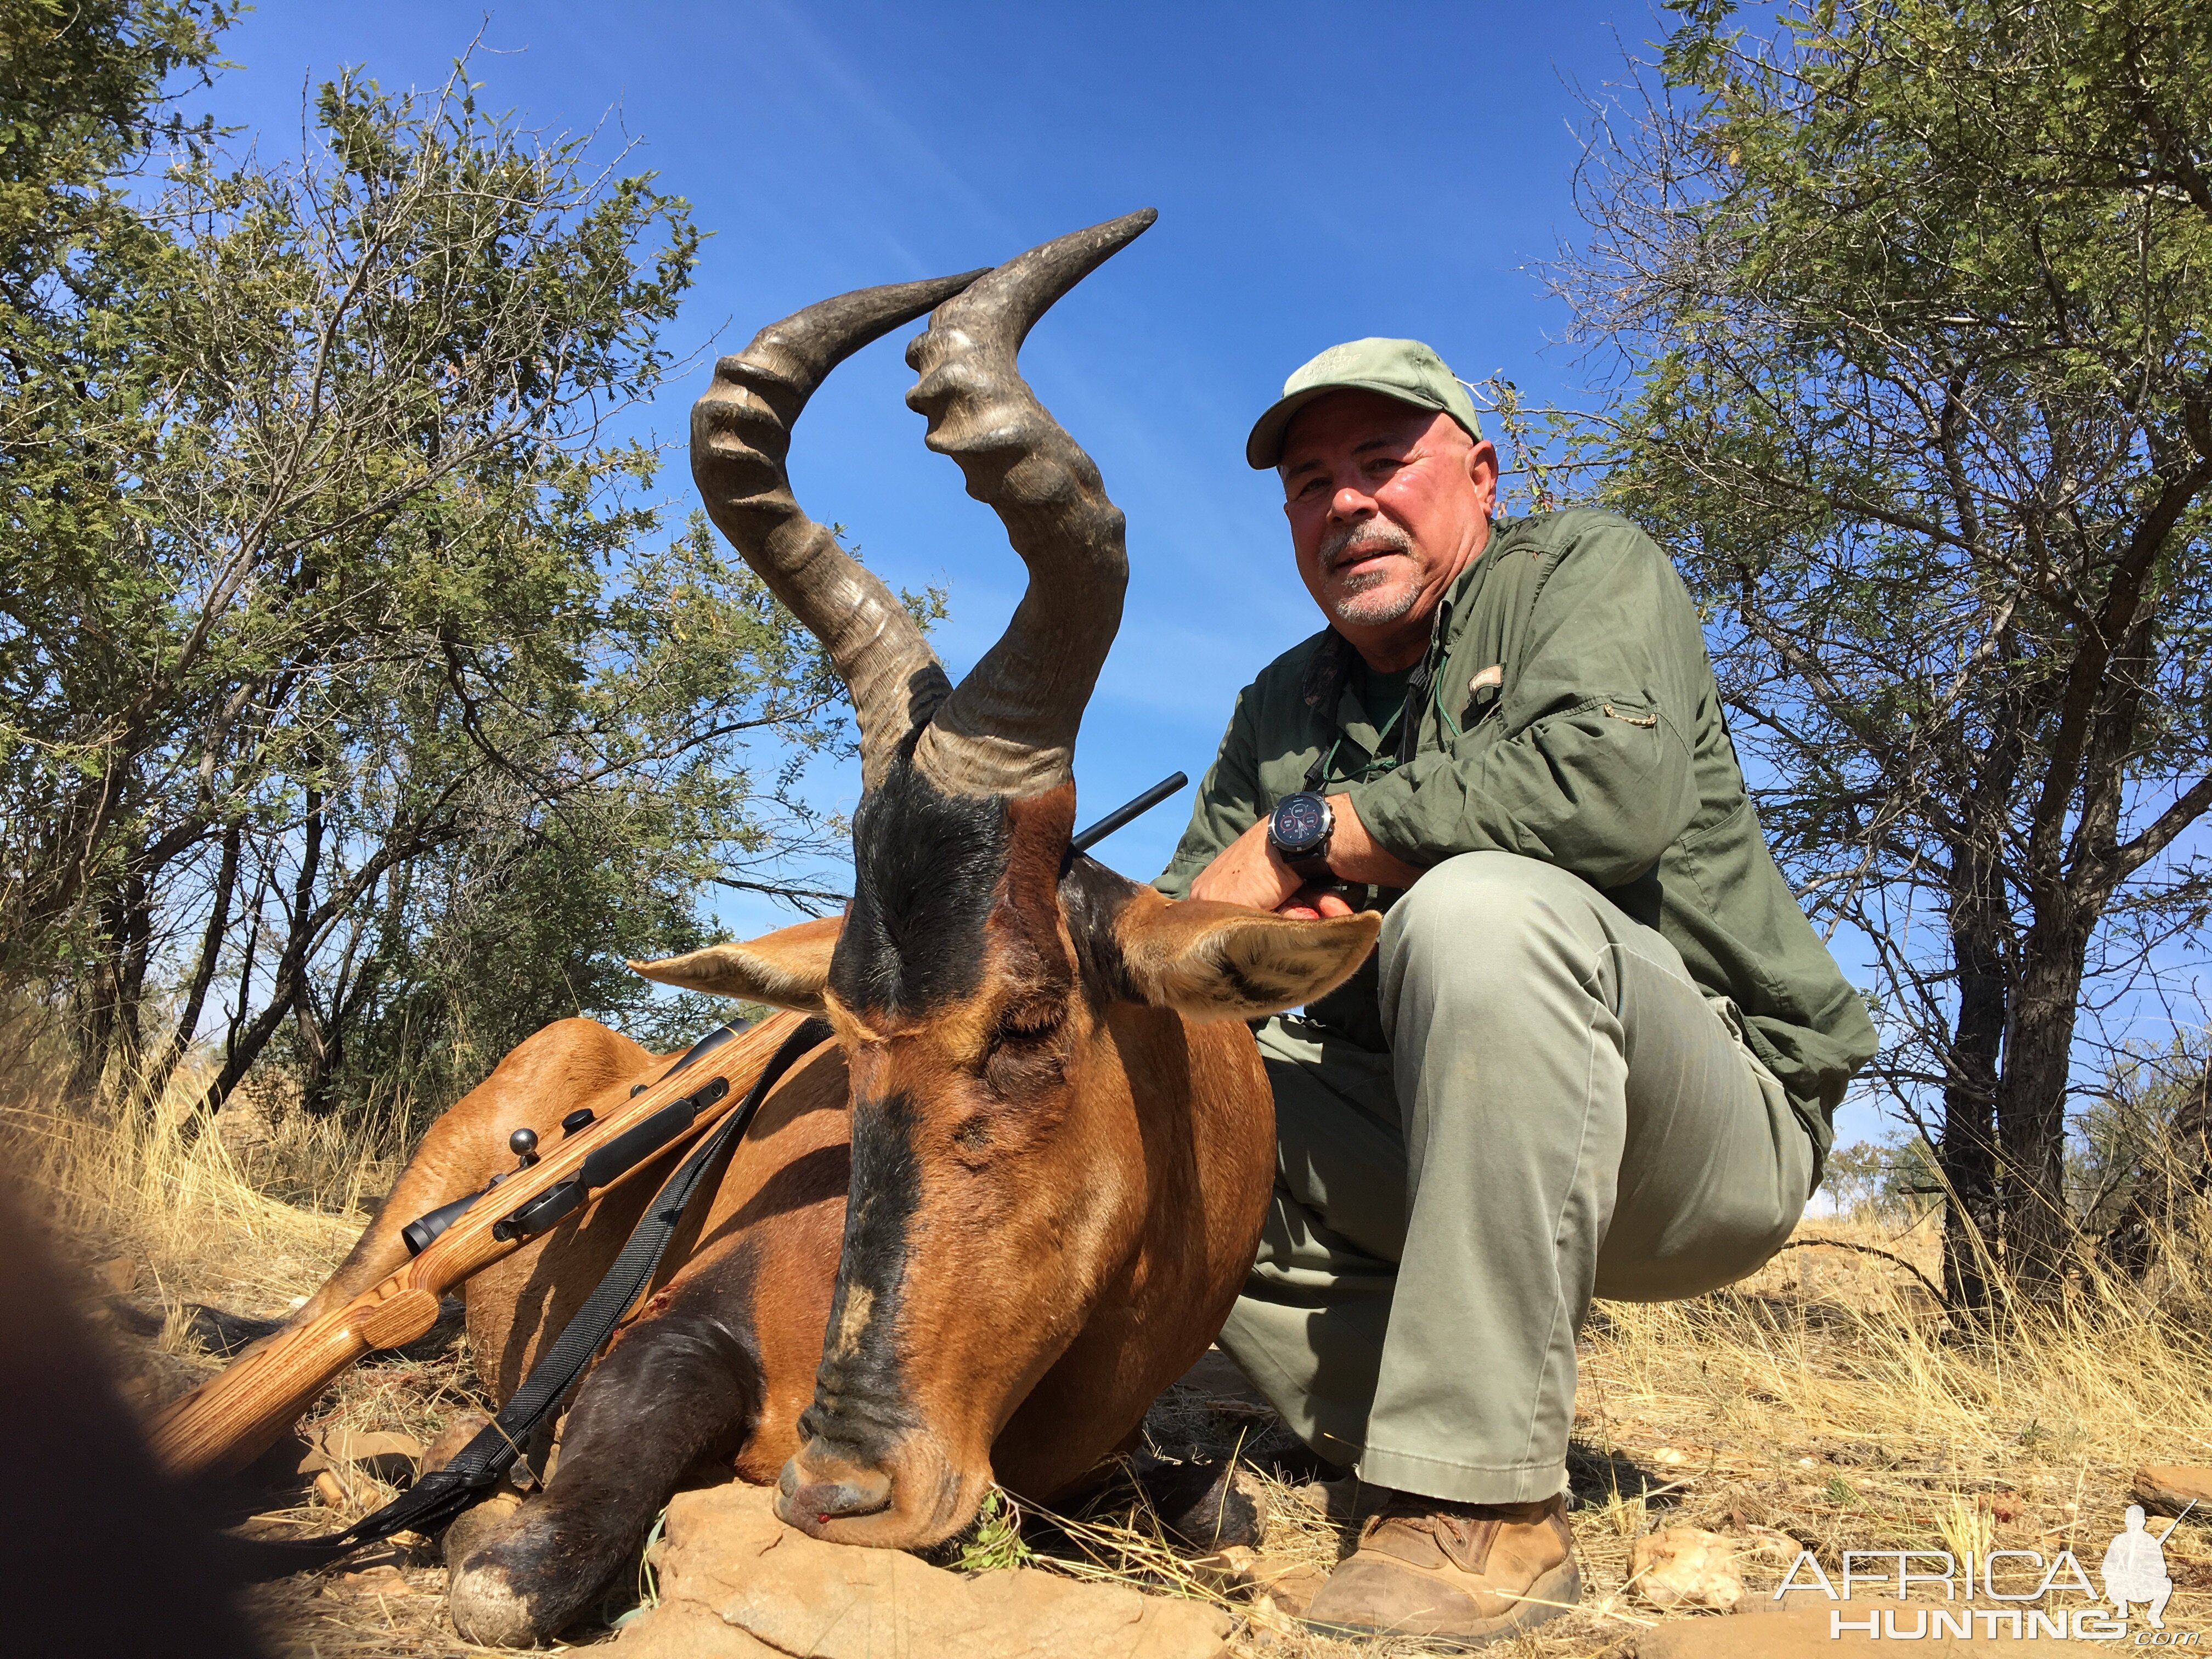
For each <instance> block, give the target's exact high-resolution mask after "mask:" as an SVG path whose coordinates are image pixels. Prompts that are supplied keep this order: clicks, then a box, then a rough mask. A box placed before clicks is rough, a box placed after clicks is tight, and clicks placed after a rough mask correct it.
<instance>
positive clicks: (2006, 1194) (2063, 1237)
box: [1997, 906, 2090, 1294]
mask: <svg viewBox="0 0 2212 1659" xmlns="http://www.w3.org/2000/svg"><path fill="white" fill-rule="evenodd" d="M2068 908H2069V909H2071V908H2073V907H2070V906H2069V907H2068ZM2089 933H2090V927H2089V926H2087V925H2084V923H2083V921H2082V919H2081V918H2080V917H2079V916H2078V915H2063V916H2039V917H2038V918H2037V920H2036V923H2035V925H2034V926H2033V927H2031V928H2030V929H2029V930H2028V933H2027V937H2026V938H2025V939H2023V940H2022V942H2021V970H2020V977H2019V982H2018V985H2017V987H2016V988H2015V992H2014V996H2013V1006H2012V1020H2011V1025H2010V1030H2008V1034H2007V1039H2006V1042H2005V1066H2004V1075H2003V1078H2002V1080H2001V1081H2000V1082H1999V1083H1998V1085H1997V1145H1998V1150H1999V1153H2000V1162H2001V1166H2002V1167H2001V1170H2000V1181H2001V1185H2002V1194H2003V1203H2004V1240H2005V1254H2006V1267H2007V1268H2008V1271H2009V1272H2010V1273H2011V1276H2012V1278H2013V1279H2014V1280H2015V1282H2016V1283H2017V1284H2019V1285H2021V1288H2022V1289H2024V1290H2026V1291H2028V1292H2030V1293H2031V1294H2043V1293H2047V1292H2048V1291H2051V1290H2052V1289H2053V1288H2055V1286H2056V1285H2057V1283H2058V1282H2059V1280H2060V1279H2061V1278H2062V1277H2063V1274H2064V1273H2065V1267H2066V1259H2067V1255H2068V1253H2069V1246H2070V1244H2071V1243H2072V1239H2073V1232H2074V1228H2073V1218H2072V1217H2071V1216H2070V1215H2069V1213H2068V1211H2067V1207H2066V1086H2067V1082H2068V1079H2069V1077H2070V1075H2071V1073H2072V1065H2073V1049H2074V1024H2075V1015H2076V1012H2077V1010H2078V1008H2079V1006H2080V1001H2081V979H2082V975H2083V972H2084V969H2085V964H2086V963H2087V954H2088V946H2089Z"/></svg>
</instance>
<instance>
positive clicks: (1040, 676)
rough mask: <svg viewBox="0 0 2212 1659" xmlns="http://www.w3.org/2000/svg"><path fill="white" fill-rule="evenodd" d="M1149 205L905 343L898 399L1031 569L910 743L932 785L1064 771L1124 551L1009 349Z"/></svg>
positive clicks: (1102, 646) (1105, 640) (1026, 781)
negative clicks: (975, 656)
mask: <svg viewBox="0 0 2212 1659" xmlns="http://www.w3.org/2000/svg"><path fill="white" fill-rule="evenodd" d="M1158 217H1159V215H1158V213H1156V212H1154V211H1153V210H1152V209H1150V208H1146V209H1144V210H1142V211H1140V212H1137V213H1132V214H1128V215H1127V216H1124V217H1122V218H1119V219H1111V220H1109V221H1108V222H1106V223H1104V224H1103V225H1093V226H1092V227H1091V228H1090V229H1088V230H1079V231H1077V232H1075V233H1074V234H1073V235H1068V236H1063V237H1061V238H1060V240H1057V241H1053V242H1047V243H1046V244H1045V245H1044V246H1042V247H1035V248H1031V249H1030V251H1029V252H1027V253H1024V254H1023V255H1022V256H1021V257H1020V258H1016V259H1013V260H1010V261H1009V262H1008V263H1006V264H1003V265H1000V267H999V268H998V269H997V270H994V271H993V272H991V273H990V275H988V276H985V277H983V278H981V280H980V281H978V282H976V283H975V284H974V285H973V286H972V287H970V288H969V289H966V290H965V291H963V293H962V294H960V295H958V296H957V297H956V298H954V299H951V300H947V301H945V303H944V304H943V305H941V306H939V307H938V308H937V313H936V314H935V315H934V316H933V317H932V318H931V319H930V322H929V328H928V331H927V332H925V333H924V334H922V335H921V337H919V338H918V339H916V340H915V342H914V343H913V344H911V345H909V346H908V348H907V353H906V360H907V362H908V363H910V364H912V365H913V366H914V367H915V368H916V369H918V370H920V371H921V379H920V380H918V381H916V382H915V388H914V390H913V391H912V392H908V394H907V403H908V406H909V407H911V408H913V409H914V410H916V411H918V412H919V413H921V414H923V415H927V416H928V417H929V447H931V448H932V449H934V450H936V451H938V452H939V453H942V454H946V455H950V456H951V457H952V459H954V460H956V461H957V462H959V463H960V470H961V471H962V472H963V474H964V475H965V476H966V477H967V480H968V493H969V495H973V496H974V497H975V499H976V500H977V501H983V502H986V503H987V504H988V505H989V506H990V507H992V508H993V509H994V511H996V512H997V513H998V515H999V518H1000V520H1001V521H1002V522H1003V523H1004V524H1005V525H1006V537H1007V539H1008V540H1009V541H1011V542H1012V544H1013V547H1014V551H1016V552H1017V553H1018V554H1020V555H1021V556H1022V562H1024V564H1026V565H1028V567H1029V573H1030V580H1029V590H1028V592H1025V593H1024V594H1023V596H1022V602H1021V604H1020V605H1018V606H1017V607H1016V608H1015V611H1014V615H1013V620H1012V621H1011V622H1010V623H1007V624H1006V633H1005V635H1003V636H1002V637H1001V638H1000V641H999V642H998V643H997V644H996V645H994V646H993V647H991V649H990V650H989V651H988V652H987V653H985V654H984V656H983V659H982V660H981V661H980V662H978V663H977V664H976V665H975V667H974V668H973V669H972V670H970V671H969V674H968V676H967V678H964V679H963V680H962V681H961V682H960V684H959V687H958V689H957V690H955V691H954V692H953V693H952V695H951V697H950V698H949V699H947V700H946V702H945V704H944V706H943V707H942V708H939V709H938V711H937V714H936V716H935V718H933V720H931V721H930V723H929V725H928V726H927V728H926V729H925V730H924V731H923V732H922V734H921V739H920V741H919V742H918V743H917V744H915V766H916V767H917V768H919V769H921V771H922V773H923V774H924V775H926V776H927V777H928V778H929V779H930V781H932V782H933V783H935V784H937V785H938V787H940V788H943V789H946V790H949V791H951V792H953V793H959V794H1006V795H1032V794H1036V793H1041V792H1042V791H1044V790H1047V789H1050V788H1053V787H1055V786H1056V785H1058V784H1060V783H1061V782H1064V781H1066V779H1067V777H1068V776H1069V774H1070V767H1071V762H1072V760H1073V756H1074V753H1075V732H1076V728H1077V727H1078V726H1079V725H1081V723H1082V720H1083V708H1084V705H1085V703H1087V702H1090V700H1091V687H1092V686H1093V685H1094V684H1097V679H1098V670H1099V668H1100V667H1101V666H1102V665H1103V664H1104V662H1105V660H1106V652H1107V649H1108V647H1110V646H1111V645H1112V644H1113V643H1114V633H1115V629H1117V628H1119V627H1120V626H1121V594H1122V590H1123V589H1124V588H1125V587H1127V585H1128V580H1129V561H1128V556H1127V553H1126V552H1125V551H1124V550H1123V547H1122V541H1121V509H1120V508H1119V507H1115V505H1114V503H1113V502H1112V501H1109V500H1108V499H1107V496H1106V486H1105V483H1104V482H1103V480H1102V479H1101V478H1100V477H1099V476H1098V469H1097V466H1096V465H1093V464H1092V462H1091V458H1090V457H1089V456H1088V455H1086V454H1085V453H1083V451H1082V449H1081V447H1079V446H1078V445H1077V443H1076V441H1075V440H1074V439H1073V438H1071V437H1069V436H1068V435H1067V434H1066V432H1065V431H1063V430H1062V429H1061V428H1060V423H1059V422H1056V421H1054V419H1053V418H1052V416H1050V415H1049V414H1048V413H1047V412H1046V410H1045V408H1044V405H1043V404H1040V403H1039V402H1038V401H1037V400H1036V393H1035V392H1031V391H1030V387H1029V385H1028V383H1027V382H1026V381H1024V380H1023V379H1022V377H1021V374H1020V373H1019V371H1018V370H1017V368H1015V366H1014V358H1015V354H1016V353H1017V352H1018V351H1019V350H1020V349H1021V343H1022V341H1023V340H1024V338H1025V337H1027V336H1028V334H1029V331H1030V325H1032V324H1034V323H1035V322H1036V319H1038V318H1039V317H1041V316H1042V315H1043V314H1044V313H1045V312H1046V311H1047V310H1048V308H1049V307H1051V305H1052V303H1053V301H1055V300H1057V299H1059V298H1060V295H1063V294H1065V293H1066V292H1067V290H1068V289H1072V288H1073V287H1074V286H1075V285H1076V284H1077V283H1079V282H1081V281H1082V280H1083V279H1084V278H1085V276H1089V275H1090V274H1091V272H1092V271H1093V270H1097V268H1098V266H1099V265H1100V264H1103V263H1104V262H1105V261H1106V260H1107V259H1108V258H1111V257H1112V256H1113V255H1114V254H1115V253H1118V252H1121V249H1122V248H1124V247H1126V246H1128V245H1129V244H1130V243H1131V242H1133V241H1134V240H1136V239H1137V238H1138V237H1139V235H1141V234H1144V232H1145V231H1146V228H1149V227H1150V226H1151V224H1152V221H1153V220H1155V219H1157V218H1158Z"/></svg>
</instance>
